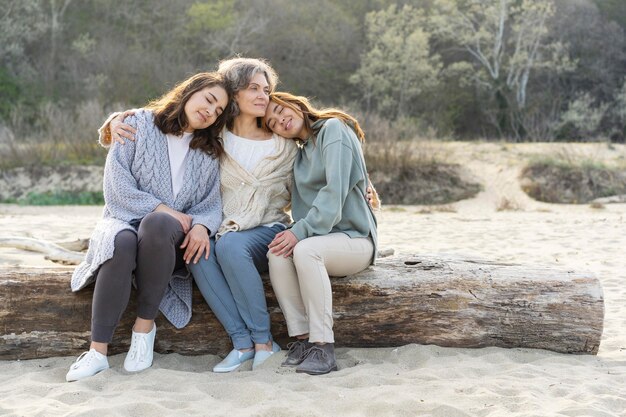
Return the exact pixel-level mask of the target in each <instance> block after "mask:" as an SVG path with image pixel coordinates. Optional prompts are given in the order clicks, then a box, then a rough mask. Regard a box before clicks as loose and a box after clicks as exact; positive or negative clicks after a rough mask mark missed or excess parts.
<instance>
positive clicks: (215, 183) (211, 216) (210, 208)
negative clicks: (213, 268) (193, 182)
mask: <svg viewBox="0 0 626 417" xmlns="http://www.w3.org/2000/svg"><path fill="white" fill-rule="evenodd" d="M212 162H213V163H212V164H211V168H212V170H213V172H212V175H211V177H210V178H209V181H208V184H207V186H208V187H209V190H208V192H207V193H206V196H205V198H203V199H202V201H200V202H199V203H198V204H196V205H195V206H193V207H191V208H190V209H189V210H188V211H187V214H189V215H191V216H192V217H193V220H192V225H193V226H195V225H196V224H201V225H203V226H204V227H206V228H207V229H208V230H209V235H210V236H215V233H217V229H218V228H219V226H220V224H221V223H222V195H221V193H220V170H219V162H218V160H217V159H215V160H212Z"/></svg>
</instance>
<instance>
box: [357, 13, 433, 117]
mask: <svg viewBox="0 0 626 417" xmlns="http://www.w3.org/2000/svg"><path fill="white" fill-rule="evenodd" d="M424 23H425V19H424V16H423V14H422V13H421V12H420V11H419V10H417V9H414V8H413V7H411V6H409V5H405V6H404V7H402V8H401V9H399V8H398V7H396V6H395V5H393V6H390V7H389V8H387V9H386V10H381V11H379V12H372V13H369V14H368V15H367V17H366V27H367V52H366V53H365V54H364V55H363V56H362V58H361V67H360V68H359V69H358V71H357V72H356V74H354V76H352V78H351V81H352V82H353V83H354V84H355V85H356V86H357V87H358V88H359V89H360V90H361V91H362V92H363V95H364V97H365V100H366V101H367V102H374V103H375V106H376V107H377V108H378V109H379V110H381V111H382V112H383V113H384V114H386V115H389V116H391V117H394V118H395V117H396V116H405V115H408V114H411V110H412V108H411V107H412V106H411V103H414V102H415V101H416V100H417V99H418V98H419V97H420V96H421V95H422V94H423V93H424V92H425V91H427V90H429V89H432V88H433V87H435V86H436V85H437V83H438V73H439V70H440V68H441V63H440V59H439V56H438V55H432V56H431V54H430V45H429V41H430V35H429V34H428V33H427V32H425V31H424V29H423V28H424V26H425V24H424Z"/></svg>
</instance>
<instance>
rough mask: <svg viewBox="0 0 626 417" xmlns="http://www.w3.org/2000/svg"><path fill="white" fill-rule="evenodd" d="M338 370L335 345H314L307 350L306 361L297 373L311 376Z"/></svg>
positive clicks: (298, 368)
mask: <svg viewBox="0 0 626 417" xmlns="http://www.w3.org/2000/svg"><path fill="white" fill-rule="evenodd" d="M336 370H337V360H336V359H335V344H334V343H326V344H324V345H315V344H314V345H313V346H312V347H311V348H309V349H308V350H307V355H306V358H305V359H304V361H302V363H301V364H300V365H298V367H297V368H296V372H299V373H305V374H309V375H324V374H327V373H329V372H331V371H336Z"/></svg>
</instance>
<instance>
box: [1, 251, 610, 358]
mask: <svg viewBox="0 0 626 417" xmlns="http://www.w3.org/2000/svg"><path fill="white" fill-rule="evenodd" d="M70 274H71V269H69V268H58V269H55V270H41V269H18V270H15V269H14V270H6V269H5V270H0V359H28V358H43V357H49V356H60V355H77V354H79V353H80V352H82V351H84V350H85V349H86V348H87V346H88V344H89V328H90V317H91V297H92V292H93V286H92V287H89V288H87V289H85V290H83V291H80V292H78V293H72V292H70V289H69V280H70ZM266 295H267V299H268V305H269V309H270V313H271V320H272V333H273V334H274V336H275V339H276V340H277V341H278V342H279V343H281V344H283V346H284V344H285V343H286V342H287V340H288V337H287V331H286V327H285V325H284V320H283V317H282V313H281V312H280V309H279V308H278V304H277V302H276V297H275V296H274V293H273V292H272V290H271V287H270V285H269V282H268V281H267V280H266ZM333 299H334V318H335V339H336V343H337V345H338V346H353V347H384V346H400V345H405V344H409V343H419V344H435V345H439V346H450V347H468V348H469V347H472V348H478V347H486V346H499V347H507V348H511V347H524V348H539V349H548V350H552V351H556V352H564V353H580V354H596V353H597V351H598V347H599V344H600V338H601V336H602V328H603V318H604V304H603V293H602V287H601V285H600V283H599V281H598V280H597V279H596V278H595V277H594V276H593V275H591V274H588V273H578V272H573V271H559V270H554V269H550V268H528V267H523V266H520V265H512V264H503V263H492V262H484V261H475V260H463V259H452V258H451V259H442V258H440V257H430V256H409V257H406V256H405V257H393V258H386V259H382V260H380V261H379V263H378V264H377V265H376V266H373V267H370V268H368V269H367V270H365V271H363V272H361V273H359V274H357V275H354V276H349V277H343V278H333ZM193 302H194V308H193V317H192V320H191V322H190V324H189V325H188V326H187V327H186V328H184V329H181V330H176V329H175V328H173V327H172V326H171V325H170V324H169V323H167V322H166V320H165V319H163V318H162V317H159V318H157V324H158V326H159V330H158V334H157V340H156V346H155V350H156V351H157V352H161V353H166V352H178V353H181V354H204V353H214V354H215V353H226V352H228V351H229V350H230V348H231V346H230V343H229V340H228V338H227V336H226V334H225V332H224V330H223V329H222V327H221V326H220V324H219V322H218V321H217V320H216V319H215V317H214V316H213V314H212V313H211V312H210V310H209V309H208V307H207V305H206V303H205V302H204V300H203V299H202V297H201V295H200V293H199V291H198V290H197V289H194V300H193ZM134 312H135V304H134V293H133V295H132V296H131V303H130V305H129V308H128V309H127V311H126V313H125V314H124V317H123V319H122V322H121V324H120V326H119V327H118V330H117V331H116V334H115V337H114V340H113V343H112V344H111V346H110V352H111V353H119V352H123V351H125V350H127V349H128V344H129V341H130V329H131V326H132V323H133V321H134Z"/></svg>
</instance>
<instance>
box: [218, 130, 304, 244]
mask: <svg viewBox="0 0 626 417" xmlns="http://www.w3.org/2000/svg"><path fill="white" fill-rule="evenodd" d="M224 136H225V135H224V134H222V137H224ZM274 137H275V139H276V151H275V152H274V153H273V154H271V155H269V156H267V157H265V158H263V159H261V161H259V163H258V165H257V166H256V167H255V168H254V170H253V171H252V172H248V171H246V170H245V169H244V168H243V167H242V166H241V165H239V163H238V162H237V161H235V160H234V159H233V157H232V156H230V155H229V154H228V152H225V153H224V155H223V156H222V158H221V160H220V178H221V191H222V210H223V220H222V224H221V225H220V227H219V229H218V231H217V237H218V238H219V237H220V236H223V235H224V234H225V233H228V232H232V231H238V230H247V229H251V228H253V227H256V226H259V225H262V224H268V223H274V222H280V223H283V224H290V223H291V217H290V216H289V213H288V211H289V209H290V205H291V188H292V186H293V163H294V160H295V158H296V155H297V153H298V146H297V145H296V142H295V141H293V140H290V139H285V138H282V137H280V136H277V135H274Z"/></svg>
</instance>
